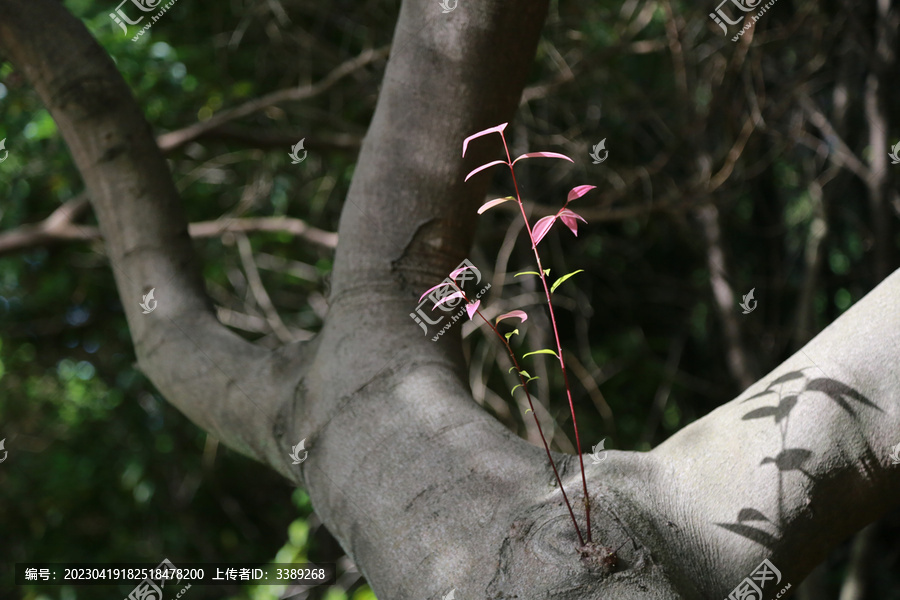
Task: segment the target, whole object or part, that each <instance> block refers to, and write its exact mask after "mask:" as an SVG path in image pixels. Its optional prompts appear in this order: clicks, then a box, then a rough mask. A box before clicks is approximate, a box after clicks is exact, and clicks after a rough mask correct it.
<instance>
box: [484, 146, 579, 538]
mask: <svg viewBox="0 0 900 600" xmlns="http://www.w3.org/2000/svg"><path fill="white" fill-rule="evenodd" d="M499 133H500V138H501V139H502V140H503V149H504V150H505V151H506V161H507V165H508V166H509V172H510V175H512V180H513V186H514V187H515V189H516V201H517V202H518V203H519V210H520V211H521V212H522V220H523V221H525V228H526V229H527V230H528V238H529V239H530V240H531V248H532V250H533V251H534V259H535V260H536V261H537V265H538V273H540V278H541V283H543V284H544V293H545V294H546V296H547V307H548V308H549V309H550V322H551V323H552V324H553V335H554V337H555V338H556V351H557V354H558V358H559V368H560V369H561V370H562V375H563V381H564V382H565V385H566V396H567V397H568V399H569V410H570V411H571V414H572V425H573V427H574V429H575V444H576V446H577V449H578V462H579V464H580V465H581V483H582V486H583V487H584V511H585V515H586V517H587V534H588V535H587V537H588V542H591V541H592V539H591V503H590V499H589V497H588V491H587V478H586V477H585V474H584V458H583V457H582V453H581V439H580V438H579V436H578V421H577V420H576V419H575V404H574V402H573V401H572V391H571V386H570V385H569V375H568V373H567V372H566V363H565V361H564V360H563V351H562V344H560V341H559V330H558V329H557V327H556V314H555V313H554V311H553V303H552V302H551V301H550V288H549V286H548V285H547V277H546V275H545V274H544V268H543V265H542V264H541V256H540V254H538V251H537V244H535V243H534V235H533V234H532V231H531V225H530V224H529V223H528V216H527V215H526V214H525V205H524V204H523V203H522V195H521V194H520V193H519V184H518V182H517V181H516V173H515V170H513V165H512V157H511V156H510V154H509V147H508V146H507V145H506V136H505V135H503V132H502V131H501V132H499Z"/></svg>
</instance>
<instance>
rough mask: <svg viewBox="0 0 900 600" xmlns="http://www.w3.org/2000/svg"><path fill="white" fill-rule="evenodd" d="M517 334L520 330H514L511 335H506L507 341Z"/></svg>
mask: <svg viewBox="0 0 900 600" xmlns="http://www.w3.org/2000/svg"><path fill="white" fill-rule="evenodd" d="M517 333H519V330H518V329H513V330H512V331H510V332H509V333H507V334H505V335H506V341H507V342H508V341H509V338H510V336H513V335H516V334H517ZM513 369H515V367H513Z"/></svg>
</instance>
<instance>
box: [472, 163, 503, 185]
mask: <svg viewBox="0 0 900 600" xmlns="http://www.w3.org/2000/svg"><path fill="white" fill-rule="evenodd" d="M505 164H507V162H506V161H505V160H495V161H493V162H489V163H488V164H486V165H481V166H480V167H478V168H477V169H475V170H474V171H472V172H471V173H469V174H468V175H466V181H468V180H469V178H471V177H472V175H474V174H475V173H480V172H481V171H484V170H485V169H488V168H490V167H493V166H494V165H505Z"/></svg>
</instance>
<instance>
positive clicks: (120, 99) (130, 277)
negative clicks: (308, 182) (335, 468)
mask: <svg viewBox="0 0 900 600" xmlns="http://www.w3.org/2000/svg"><path fill="white" fill-rule="evenodd" d="M0 50H2V51H3V52H4V53H5V54H6V56H7V57H8V58H9V59H10V60H11V61H12V62H13V63H14V64H15V65H17V66H18V67H19V68H21V69H22V70H23V71H24V72H25V74H26V76H27V77H28V79H29V80H30V81H31V83H32V85H33V86H34V88H35V90H36V91H37V93H38V94H39V95H40V97H41V99H42V101H43V102H44V105H45V106H46V107H47V109H48V110H49V111H50V113H51V115H52V116H53V119H54V120H55V121H56V124H57V126H58V127H59V131H60V133H61V134H62V136H63V138H64V139H65V141H66V143H67V144H68V146H69V149H70V151H71V154H72V156H73V158H74V161H75V163H76V165H77V167H78V169H79V171H80V172H81V174H82V177H83V178H84V181H85V186H86V188H87V194H88V196H89V197H90V200H91V204H92V205H93V207H94V213H95V215H96V216H97V220H98V222H99V224H100V230H101V233H102V236H103V239H104V241H105V243H106V249H107V253H108V256H109V259H110V263H111V266H112V268H113V272H114V274H115V279H116V284H117V287H118V289H119V293H120V295H121V297H122V305H123V306H124V308H125V312H126V317H127V319H128V324H129V328H130V330H131V334H132V338H133V339H134V341H135V351H136V353H137V357H138V365H139V367H140V368H141V369H142V370H143V371H144V372H145V373H146V374H147V376H148V377H149V378H150V379H151V380H152V381H153V383H154V384H155V385H156V387H157V388H158V389H159V390H160V391H161V392H162V393H163V394H164V395H165V396H166V398H168V399H169V401H170V402H172V403H173V404H175V405H176V406H177V407H178V408H179V409H180V410H181V411H182V412H184V413H185V414H186V415H188V416H189V417H190V418H191V419H192V420H193V421H194V422H195V423H197V424H198V425H200V426H201V427H203V428H204V429H206V430H207V431H209V432H210V433H212V434H213V435H215V436H216V437H218V438H219V439H220V440H222V441H223V442H225V443H226V444H228V445H229V446H230V447H232V448H234V449H237V450H238V451H240V452H243V453H245V454H247V455H249V456H252V457H255V458H257V459H258V460H261V461H263V462H266V463H269V464H271V465H273V467H274V468H276V469H279V470H282V471H283V472H285V473H287V474H288V475H289V476H291V474H292V473H293V472H292V471H288V470H287V467H286V465H283V463H285V462H286V461H285V459H283V458H281V457H282V456H283V454H284V453H286V452H289V450H290V445H285V446H283V447H282V446H281V445H280V442H279V441H278V439H277V436H276V435H273V433H274V431H275V429H274V427H273V424H274V422H275V420H276V419H275V417H276V415H277V414H278V413H279V411H281V410H283V407H285V406H287V405H289V404H292V403H293V402H294V400H295V398H294V394H293V387H294V385H295V383H296V381H298V380H299V378H300V377H302V369H301V368H300V365H301V364H302V363H301V362H300V358H299V357H300V353H299V352H295V353H293V354H292V355H290V356H286V355H282V356H278V355H276V354H273V353H271V352H269V351H267V350H265V349H262V348H259V347H257V346H254V345H253V344H250V343H248V342H246V341H244V340H243V339H242V338H241V337H240V336H238V335H236V334H234V333H232V332H230V331H229V330H228V329H227V328H226V327H224V326H223V325H221V324H220V323H219V322H218V321H217V320H216V317H215V315H214V314H213V311H212V306H211V303H210V301H209V299H208V298H207V296H206V294H205V292H204V286H203V281H202V279H201V277H200V272H199V269H198V267H197V264H196V257H195V255H194V252H193V249H192V247H191V242H190V238H189V236H188V225H187V221H186V219H185V216H184V210H183V207H182V205H181V199H180V198H179V195H178V192H177V190H176V189H175V185H174V183H173V181H172V175H171V173H170V172H169V167H168V165H167V163H166V161H165V159H164V158H163V156H162V153H161V151H160V148H159V147H158V145H157V143H156V140H155V139H154V137H153V134H152V132H151V130H150V127H149V125H148V124H147V122H146V120H145V119H144V116H143V113H142V111H141V109H140V108H139V107H138V106H137V104H136V102H135V100H134V98H133V97H132V95H131V92H130V90H129V89H128V86H127V85H126V84H125V82H124V80H123V79H122V76H121V75H120V74H119V72H118V71H117V69H116V67H115V65H114V63H113V61H112V59H111V58H110V57H109V55H108V54H107V52H106V50H104V49H103V48H101V47H100V46H99V44H97V42H96V41H95V40H94V39H93V38H92V37H91V36H90V34H89V33H88V32H87V30H86V29H85V27H84V25H83V24H82V23H81V21H80V20H78V19H77V18H75V17H74V16H72V15H71V14H70V13H69V12H68V11H67V10H66V9H65V7H64V6H63V5H62V4H61V3H59V2H56V1H54V0H0ZM348 68H349V66H348ZM338 75H340V74H338ZM331 84H333V81H332V80H328V81H326V82H323V83H321V84H319V87H317V88H316V89H319V88H320V87H322V86H323V85H324V86H327V85H331ZM314 91H315V90H308V92H307V93H309V92H314ZM288 95H289V94H288ZM202 129H203V128H202V127H200V128H198V129H196V130H192V131H194V132H197V131H200V130H202ZM189 138H190V136H189V135H186V136H183V137H182V138H181V139H182V141H184V140H187V139H189ZM56 217H59V218H56ZM56 217H53V218H51V219H50V220H49V221H48V222H45V224H44V225H45V230H44V231H41V230H38V231H37V232H35V231H32V232H31V234H32V235H37V236H38V237H40V236H42V235H43V236H47V235H48V233H47V230H46V229H49V230H50V231H51V232H53V231H59V230H61V231H64V232H66V233H69V234H71V233H72V231H73V230H72V229H71V228H70V227H68V226H66V225H62V226H60V225H59V223H60V222H62V223H65V221H66V220H67V219H68V218H69V217H67V216H65V215H63V214H62V213H60V214H58V215H56ZM76 231H77V230H76ZM82 235H83V232H82ZM26 237H27V236H26ZM151 289H155V298H156V302H157V303H158V304H154V306H153V311H152V312H147V313H146V314H144V312H143V311H142V310H141V308H140V306H139V304H140V301H141V299H142V298H143V297H145V295H146V294H148V292H149V291H150V290H151ZM286 364H290V365H291V366H290V367H289V368H285V365H286Z"/></svg>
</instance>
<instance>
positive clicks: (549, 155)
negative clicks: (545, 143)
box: [513, 152, 575, 164]
mask: <svg viewBox="0 0 900 600" xmlns="http://www.w3.org/2000/svg"><path fill="white" fill-rule="evenodd" d="M523 158H562V159H563V160H567V161H569V162H570V163H573V162H575V161H574V160H572V159H571V158H569V157H568V156H566V155H565V154H560V153H559V152H529V153H528V154H523V155H522V156H520V157H518V158H516V160H514V161H513V164H516V163H517V162H519V161H520V160H522V159H523Z"/></svg>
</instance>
